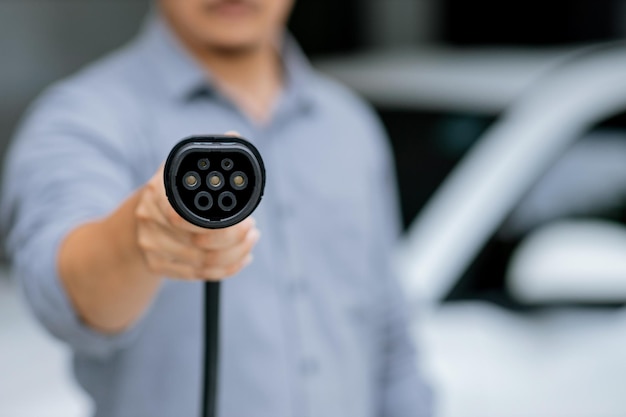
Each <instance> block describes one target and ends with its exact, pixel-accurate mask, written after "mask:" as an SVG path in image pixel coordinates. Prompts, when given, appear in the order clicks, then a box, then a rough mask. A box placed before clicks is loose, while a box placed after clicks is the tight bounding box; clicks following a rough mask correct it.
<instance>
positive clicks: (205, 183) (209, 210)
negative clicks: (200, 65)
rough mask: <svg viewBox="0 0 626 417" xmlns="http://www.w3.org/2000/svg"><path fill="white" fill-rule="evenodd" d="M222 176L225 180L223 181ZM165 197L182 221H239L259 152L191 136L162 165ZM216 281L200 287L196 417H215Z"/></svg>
mask: <svg viewBox="0 0 626 417" xmlns="http://www.w3.org/2000/svg"><path fill="white" fill-rule="evenodd" d="M226 178H229V179H228V180H226ZM163 180H164V182H165V193H166V194H167V198H168V200H169V202H170V204H171V205H172V207H173V208H174V210H176V212H177V213H178V214H179V215H180V216H181V217H182V218H183V219H185V220H187V221H189V222H190V223H192V224H195V225H196V226H199V227H204V228H207V229H221V228H224V227H229V226H232V225H235V224H237V223H239V222H241V221H243V220H244V219H245V218H246V217H248V216H249V215H250V214H251V213H252V212H253V211H254V209H255V208H256V207H257V206H258V205H259V203H260V202H261V198H262V197H263V191H264V188H265V166H264V164H263V159H262V158H261V154H260V153H259V151H258V150H257V149H256V147H254V145H252V144H251V143H250V142H248V141H247V140H245V139H244V138H241V137H238V136H225V135H210V136H192V137H189V138H186V139H183V140H182V141H180V142H179V143H177V144H176V145H175V146H174V148H173V149H172V150H171V152H170V154H169V156H168V157H167V160H166V161H165V169H164V172H163ZM219 323H220V283H219V282H208V281H207V282H206V283H205V284H204V364H203V386H202V393H201V398H202V407H201V408H202V414H201V417H216V415H217V394H218V386H217V378H218V375H219V369H218V365H219V333H220V332H219Z"/></svg>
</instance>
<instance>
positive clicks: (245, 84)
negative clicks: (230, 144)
mask: <svg viewBox="0 0 626 417" xmlns="http://www.w3.org/2000/svg"><path fill="white" fill-rule="evenodd" d="M178 35H179V37H180V38H181V41H182V42H183V44H184V45H185V46H186V47H187V49H188V50H189V51H190V52H191V54H192V55H193V56H194V57H195V58H196V60H197V61H198V62H199V64H200V65H201V66H202V67H203V68H204V69H205V70H206V71H207V72H208V73H210V74H211V78H212V80H213V81H214V83H215V85H216V87H217V88H218V89H219V90H220V91H221V92H222V93H223V94H224V95H226V96H227V97H228V98H229V99H231V100H232V101H233V102H234V103H235V104H236V105H237V107H238V108H239V109H240V110H241V111H242V112H244V113H245V114H246V115H247V116H248V117H249V118H250V119H252V120H253V121H255V122H256V123H258V124H265V123H267V122H268V121H269V120H270V118H271V116H272V110H273V107H274V104H275V102H276V100H277V98H278V95H279V93H280V90H281V88H282V84H283V71H282V65H281V61H280V57H279V55H278V47H277V45H275V44H274V43H273V42H272V41H271V40H267V41H265V42H260V43H259V44H258V45H255V46H254V47H250V48H247V49H239V50H228V49H219V48H210V47H205V46H204V45H198V44H196V43H193V42H191V41H190V40H189V39H185V38H184V36H180V35H182V34H180V33H179V34H178Z"/></svg>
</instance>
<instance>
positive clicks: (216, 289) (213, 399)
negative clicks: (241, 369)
mask: <svg viewBox="0 0 626 417" xmlns="http://www.w3.org/2000/svg"><path fill="white" fill-rule="evenodd" d="M219 324H220V283H219V282H210V281H207V282H205V283H204V375H203V379H204V381H203V389H204V391H203V392H202V414H201V416H202V417H216V415H217V376H218V371H219V369H218V364H219Z"/></svg>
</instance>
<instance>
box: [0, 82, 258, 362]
mask: <svg viewBox="0 0 626 417" xmlns="http://www.w3.org/2000/svg"><path fill="white" fill-rule="evenodd" d="M140 117H141V115H140V114H135V113H133V109H132V108H124V109H123V111H120V109H112V108H111V106H110V105H109V104H108V102H107V101H102V100H100V97H99V96H98V95H97V94H93V92H91V91H90V90H89V89H87V88H81V89H79V88H72V87H68V86H65V85H61V86H59V87H56V88H54V89H52V90H49V91H48V92H47V93H46V94H45V95H44V96H42V98H40V99H39V100H38V102H37V103H36V105H35V106H34V107H33V108H31V110H30V112H29V115H28V117H27V119H26V121H25V123H23V125H22V126H21V128H20V130H19V131H18V134H17V137H16V138H15V140H14V142H13V144H12V146H11V149H10V151H9V153H8V157H7V160H6V164H5V167H4V168H5V169H4V175H3V180H4V183H3V189H2V191H3V194H2V199H0V205H1V208H2V210H1V220H2V224H3V228H4V231H5V232H6V233H7V241H6V249H7V252H8V254H9V256H10V258H11V260H12V264H13V270H14V273H15V275H16V277H17V278H18V282H19V283H20V285H21V287H22V289H23V292H24V294H25V296H26V298H27V300H28V301H29V304H30V306H31V307H32V309H33V310H34V312H35V314H36V315H37V317H38V318H39V319H40V321H41V322H42V323H43V324H44V325H45V326H46V327H47V329H48V330H50V332H51V333H53V334H54V335H55V336H57V337H58V338H60V339H62V340H64V341H66V342H67V343H68V344H69V345H70V346H71V347H72V348H73V349H74V350H75V351H76V352H78V353H81V354H85V355H92V356H93V355H95V356H106V355H109V354H111V353H112V352H114V351H115V350H117V349H119V348H121V347H123V346H124V345H126V344H127V343H129V341H130V340H132V338H134V335H135V334H136V332H135V329H136V328H137V327H138V326H132V325H131V324H133V323H134V322H136V321H137V319H138V318H139V317H140V316H141V314H142V313H143V312H145V310H146V308H147V307H148V305H149V304H150V302H151V300H152V298H153V297H154V294H155V293H156V291H157V290H158V288H159V284H160V282H161V281H162V277H163V276H169V277H174V278H187V279H201V280H202V279H220V278H223V277H225V276H227V275H230V274H232V273H234V272H235V271H236V270H238V269H239V268H241V267H242V265H243V264H244V263H245V262H247V261H249V258H248V257H247V255H248V252H249V251H250V248H251V246H252V245H253V243H254V241H255V240H256V239H257V238H258V232H257V231H256V229H254V227H253V225H252V223H253V222H252V221H251V220H249V221H248V222H247V223H242V224H240V225H239V226H238V227H233V228H232V229H223V230H221V231H211V230H205V229H200V228H195V227H193V226H192V225H190V224H188V223H186V222H184V220H183V219H181V218H180V217H179V216H178V215H175V212H174V211H173V209H171V207H170V206H169V203H168V202H167V199H166V197H165V192H164V190H163V179H162V173H161V172H157V173H156V174H155V175H154V176H153V177H152V179H151V180H149V181H147V182H146V184H145V185H144V186H142V187H140V188H139V189H136V187H137V186H136V181H137V173H136V171H134V170H133V166H134V165H136V164H137V163H141V164H145V163H153V162H150V160H149V159H142V160H140V161H139V162H138V161H137V160H136V158H137V157H138V156H137V155H139V156H141V155H146V154H149V152H146V149H145V148H144V149H142V150H141V152H138V151H137V149H136V148H137V147H141V146H142V140H143V138H142V137H141V130H140V129H138V128H137V127H136V126H134V125H133V123H136V120H137V119H138V118H140ZM149 143H150V142H143V146H150V145H149ZM155 170H156V167H155ZM218 232H219V233H218Z"/></svg>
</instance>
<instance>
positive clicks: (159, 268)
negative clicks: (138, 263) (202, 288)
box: [146, 253, 199, 280]
mask: <svg viewBox="0 0 626 417" xmlns="http://www.w3.org/2000/svg"><path fill="white" fill-rule="evenodd" d="M146 260H147V263H148V266H149V268H150V271H152V272H153V273H154V274H157V275H159V276H165V277H170V278H178V279H186V280H192V279H198V278H199V276H198V272H197V268H194V267H193V266H191V265H189V264H186V263H180V262H176V261H174V260H171V259H166V258H164V257H163V256H160V255H156V254H150V253H148V254H146Z"/></svg>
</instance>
